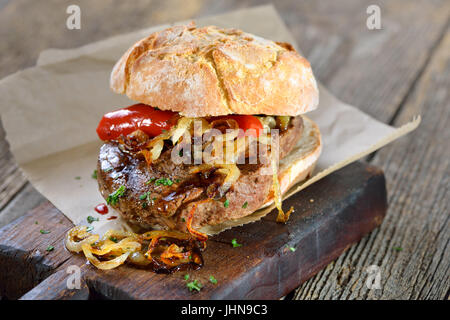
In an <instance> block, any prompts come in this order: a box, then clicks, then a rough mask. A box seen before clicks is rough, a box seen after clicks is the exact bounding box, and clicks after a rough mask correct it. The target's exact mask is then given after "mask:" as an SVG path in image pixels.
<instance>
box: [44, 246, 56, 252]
mask: <svg viewBox="0 0 450 320" xmlns="http://www.w3.org/2000/svg"><path fill="white" fill-rule="evenodd" d="M54 249H55V247H54V246H48V247H47V249H45V250H47V251H48V252H50V251H53V250H54Z"/></svg>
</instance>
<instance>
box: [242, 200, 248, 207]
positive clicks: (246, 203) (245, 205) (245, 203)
mask: <svg viewBox="0 0 450 320" xmlns="http://www.w3.org/2000/svg"><path fill="white" fill-rule="evenodd" d="M247 207H248V202H247V201H245V202H244V204H243V205H242V208H243V209H247Z"/></svg>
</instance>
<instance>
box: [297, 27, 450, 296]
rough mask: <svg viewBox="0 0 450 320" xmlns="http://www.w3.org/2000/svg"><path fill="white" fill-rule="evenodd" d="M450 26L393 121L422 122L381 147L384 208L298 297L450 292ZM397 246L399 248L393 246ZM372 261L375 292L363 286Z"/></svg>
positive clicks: (420, 294) (405, 294) (310, 281)
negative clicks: (372, 227)
mask: <svg viewBox="0 0 450 320" xmlns="http://www.w3.org/2000/svg"><path fill="white" fill-rule="evenodd" d="M449 87H450V32H449V30H448V29H446V32H445V36H444V38H443V40H442V41H441V42H440V44H439V46H438V48H437V50H436V51H435V53H434V54H433V56H432V57H431V59H430V62H429V64H428V65H427V67H426V69H425V71H424V73H423V74H422V75H421V77H420V79H419V80H418V81H417V85H416V87H415V88H414V91H413V92H412V94H411V96H410V97H409V98H408V100H407V101H406V103H405V105H404V107H403V109H402V111H401V113H400V114H399V116H398V118H397V119H396V123H398V124H400V123H404V122H405V121H407V120H408V119H411V117H413V115H417V114H422V117H423V120H422V123H421V125H420V127H419V128H418V129H417V130H416V131H415V132H414V133H412V134H410V135H408V136H407V137H405V138H402V139H401V140H400V141H398V142H396V143H395V144H393V145H392V146H389V147H386V148H385V149H383V150H382V151H380V152H379V153H378V154H377V155H376V157H375V158H374V161H373V163H374V164H377V165H380V166H382V167H383V168H384V170H385V172H386V176H387V186H388V191H389V210H388V214H387V216H386V219H385V221H384V222H383V224H382V226H381V227H380V228H379V229H377V230H376V231H375V232H373V233H371V234H370V235H369V236H367V237H365V238H364V239H363V240H362V241H361V242H360V243H358V244H357V245H355V246H354V247H352V248H351V249H350V250H349V251H348V252H347V253H346V254H344V255H343V256H341V257H340V258H339V259H338V260H337V261H336V262H335V263H334V264H332V265H330V266H328V267H327V268H326V269H325V270H323V271H321V272H320V273H319V274H318V275H317V276H316V277H314V278H313V279H311V280H309V281H308V282H306V283H304V284H303V285H302V286H301V287H300V288H299V289H298V291H297V294H296V298H298V299H448V294H449V290H450V279H449V277H448V275H449V273H450V263H449V262H450V250H449V240H450V228H449V212H450V208H449V203H450V191H449V174H450V171H449V168H450V167H449V161H450V160H449V159H450V148H449V142H448V141H449V140H450V131H449V130H448V126H449V123H450V103H449V101H450V94H449V90H448V88H449ZM396 248H397V250H400V249H399V248H401V251H397V250H396ZM370 265H378V266H379V267H380V269H381V285H382V288H381V289H380V290H369V289H368V288H367V287H366V286H365V281H366V280H367V273H365V272H364V270H365V269H366V268H367V267H368V266H370Z"/></svg>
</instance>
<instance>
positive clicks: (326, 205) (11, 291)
mask: <svg viewBox="0 0 450 320" xmlns="http://www.w3.org/2000/svg"><path fill="white" fill-rule="evenodd" d="M310 199H314V202H311V201H310ZM285 205H286V206H291V205H292V206H294V208H295V209H296V212H295V213H294V214H293V215H292V216H291V219H290V220H289V222H288V223H287V224H285V225H281V224H277V223H276V222H274V220H273V218H274V217H273V216H272V218H271V217H269V218H268V219H264V220H262V221H260V222H256V223H253V224H248V225H244V226H242V227H238V228H234V229H233V230H229V231H225V232H224V233H221V234H219V235H218V236H215V237H213V238H212V239H210V240H209V241H208V248H207V250H206V251H205V253H204V259H205V261H206V264H205V266H204V267H203V268H202V269H201V270H199V271H191V272H189V274H190V275H191V279H197V280H199V281H200V282H201V283H202V284H203V285H204V288H203V289H202V290H201V291H200V292H199V293H195V294H192V293H190V292H189V291H188V290H187V288H186V284H185V282H184V280H183V276H184V274H185V272H180V273H175V274H173V275H161V274H154V273H152V272H149V271H146V270H140V269H136V268H133V267H129V266H121V267H120V268H118V269H116V270H110V271H101V270H97V269H95V268H94V267H92V266H89V265H87V264H86V263H85V261H84V259H83V258H82V257H81V256H80V255H71V254H70V253H69V252H67V250H65V249H64V248H63V238H64V235H65V233H66V231H67V230H68V229H69V228H70V227H71V223H70V222H69V221H68V220H67V218H65V217H64V216H63V215H62V214H61V213H60V212H58V210H57V209H55V208H54V207H52V206H50V205H49V204H47V203H44V204H43V205H41V206H40V207H39V208H37V209H36V210H35V211H34V212H32V213H31V214H28V215H26V216H24V217H22V218H20V219H18V220H17V221H15V222H14V223H12V224H9V225H8V226H6V227H4V228H3V229H0V290H2V292H1V293H0V295H2V296H5V297H7V298H17V297H18V296H21V295H23V294H24V293H25V292H26V291H27V290H29V289H31V288H33V287H34V286H35V285H36V284H37V283H39V282H40V284H39V285H37V286H36V287H34V288H33V289H32V290H31V291H30V292H28V293H27V294H26V295H25V296H23V298H24V299H31V298H33V299H38V298H39V299H41V298H51V299H71V298H86V297H87V296H88V293H87V291H86V290H87V289H86V288H87V287H89V290H90V291H93V292H96V293H98V294H100V295H101V296H104V297H107V298H113V299H124V298H126V299H189V298H194V299H276V298H280V297H282V296H284V295H286V294H287V293H288V292H290V291H291V290H292V289H294V288H295V287H297V286H298V285H299V284H300V283H301V282H303V281H305V280H306V279H308V278H309V277H311V276H312V275H313V274H315V273H316V272H318V271H319V270H320V269H321V268H322V267H324V266H325V265H327V264H328V263H329V262H330V261H332V260H334V259H336V258H337V257H338V256H339V255H340V254H341V253H342V252H343V251H344V250H345V249H346V248H348V247H349V246H350V245H351V244H352V243H354V242H356V241H358V240H359V239H360V238H361V237H362V236H363V235H364V234H366V233H368V232H369V231H371V230H372V229H373V228H375V227H376V226H378V225H379V224H380V223H381V221H382V219H383V216H384V214H385V210H386V206H387V204H386V190H385V180H384V176H383V173H382V172H381V171H380V170H378V169H377V168H375V167H372V166H368V165H366V164H362V163H355V164H352V165H350V166H348V167H346V168H344V169H341V170H339V171H337V172H335V173H333V174H332V175H330V176H328V177H326V178H324V179H323V180H321V181H319V182H318V183H317V184H314V185H313V186H310V187H309V188H307V189H306V190H304V191H302V192H301V193H299V194H298V195H296V196H293V197H291V198H289V199H288V200H287V201H286V202H285ZM36 220H37V221H38V224H35V223H34V222H35V221H36ZM40 221H43V222H40ZM41 229H44V230H50V231H51V233H48V234H41V233H40V232H39V230H41ZM233 238H237V240H238V242H239V243H241V244H242V245H243V246H242V247H238V248H233V247H232V245H231V239H233ZM48 245H52V246H54V250H53V251H50V252H47V251H46V250H45V249H46V248H47V247H48ZM289 247H294V248H296V250H295V251H294V252H292V251H291V250H289ZM69 265H78V266H81V273H82V275H83V279H84V280H83V281H84V285H83V289H82V290H81V291H80V292H71V290H68V289H67V288H66V285H65V282H66V278H67V274H66V272H65V270H66V268H67V266H69ZM23 273H26V275H27V276H26V277H22V278H21V279H22V280H21V281H19V282H18V281H17V278H19V277H21V275H22V274H23ZM51 274H54V275H52V276H50V275H51ZM210 275H213V276H214V277H215V278H216V279H217V280H218V285H213V284H211V283H209V281H208V279H209V276H210ZM49 276H50V277H49ZM44 279H45V280H44ZM41 281H42V282H41ZM49 288H50V289H49Z"/></svg>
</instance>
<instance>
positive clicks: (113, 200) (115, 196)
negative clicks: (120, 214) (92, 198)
mask: <svg viewBox="0 0 450 320" xmlns="http://www.w3.org/2000/svg"><path fill="white" fill-rule="evenodd" d="M126 190H127V189H126V188H125V186H124V185H122V186H120V187H119V188H118V189H117V190H116V191H114V192H113V193H111V194H110V195H109V196H108V198H107V199H106V203H107V204H111V205H116V204H117V202H119V198H120V197H123V195H124V194H125V191H126Z"/></svg>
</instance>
